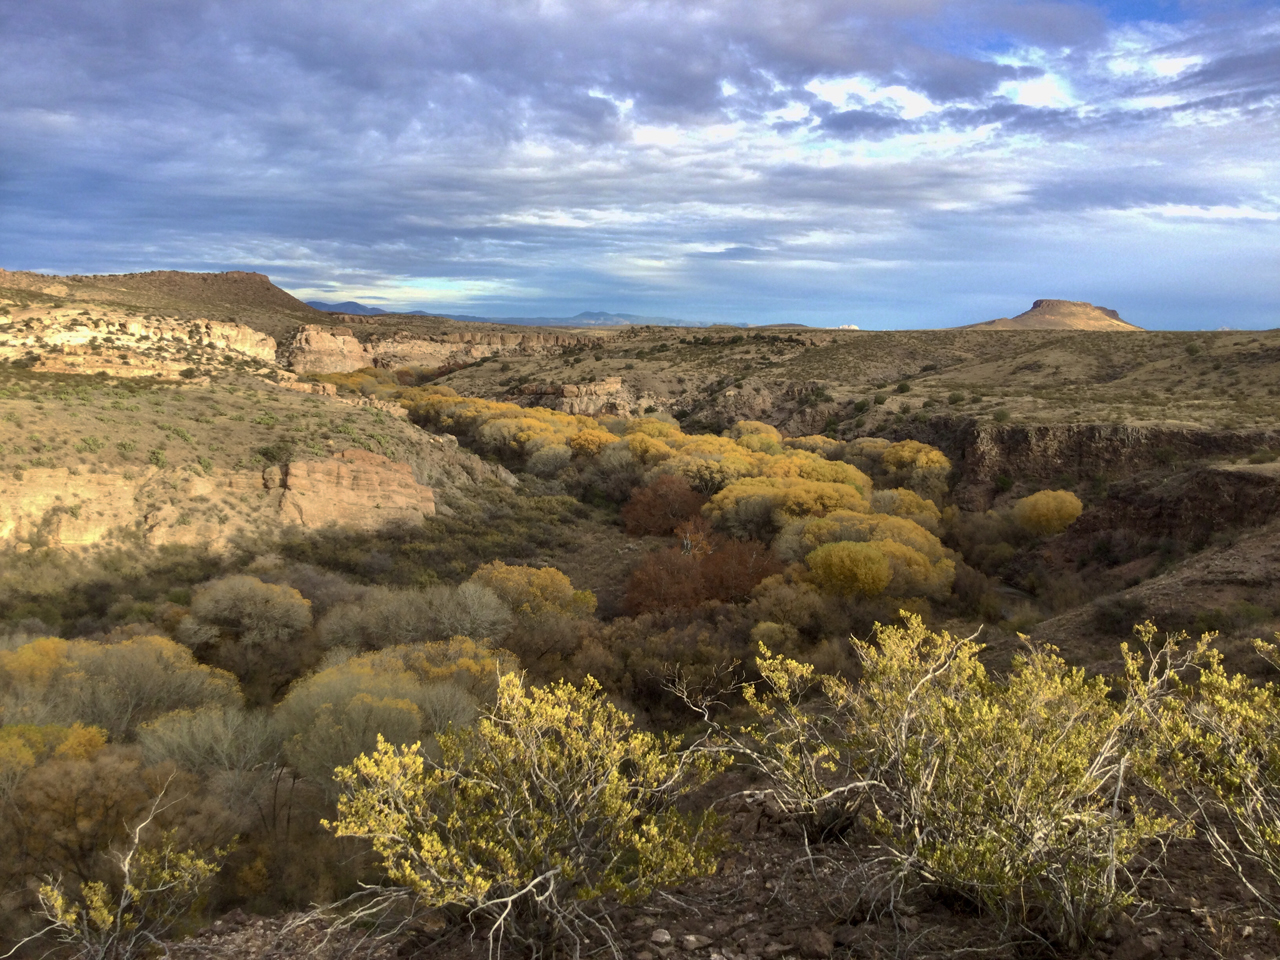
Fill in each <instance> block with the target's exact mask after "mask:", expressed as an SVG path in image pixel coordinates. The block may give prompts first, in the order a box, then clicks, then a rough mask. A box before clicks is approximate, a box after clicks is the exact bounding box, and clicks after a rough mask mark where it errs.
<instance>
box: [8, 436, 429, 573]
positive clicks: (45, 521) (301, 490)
mask: <svg viewBox="0 0 1280 960" xmlns="http://www.w3.org/2000/svg"><path fill="white" fill-rule="evenodd" d="M435 512H436V507H435V494H434V491H433V490H432V489H431V487H428V486H424V485H422V484H420V483H418V482H416V481H415V480H414V477H413V470H412V468H411V467H410V466H409V465H408V464H403V463H396V462H394V461H392V460H389V459H388V458H386V457H383V456H380V455H378V454H375V453H369V452H367V451H364V450H355V449H353V450H343V451H340V452H339V453H337V454H335V455H334V456H333V457H332V458H330V459H328V460H305V461H298V462H294V463H290V464H287V465H285V466H283V467H269V468H267V469H266V470H264V471H262V472H258V471H250V470H235V471H215V472H214V473H213V474H212V475H211V476H201V475H198V474H190V473H186V472H182V471H178V470H172V469H168V470H159V469H157V468H155V467H151V466H148V467H144V468H141V469H140V470H139V471H138V472H137V473H136V474H129V475H122V474H105V473H104V474H78V473H77V474H73V473H71V471H69V470H68V469H67V468H66V467H57V468H52V469H30V470H25V471H22V474H21V479H19V478H18V477H17V476H14V475H7V476H5V477H3V478H0V547H5V546H17V547H18V548H19V549H28V548H29V547H30V546H33V545H36V546H43V545H48V546H53V547H87V546H92V545H94V544H97V543H101V542H103V541H106V540H110V539H112V538H118V537H121V536H123V537H141V538H142V539H143V540H145V541H146V542H147V543H149V544H151V545H152V546H161V545H164V544H207V545H209V546H210V547H211V548H212V549H215V550H220V549H223V548H225V547H226V546H228V545H229V544H230V542H231V539H232V538H233V537H235V536H237V535H239V534H243V533H250V532H253V533H264V532H265V533H269V532H271V531H272V530H273V529H281V528H284V527H289V526H298V527H302V528H304V529H308V530H314V529H318V528H321V527H326V526H329V525H331V524H332V525H337V526H344V527H353V528H356V529H364V530H372V529H377V528H379V527H382V526H384V525H386V524H388V523H421V522H422V520H423V519H424V518H425V517H431V516H434V515H435Z"/></svg>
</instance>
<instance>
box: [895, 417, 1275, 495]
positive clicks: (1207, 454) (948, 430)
mask: <svg viewBox="0 0 1280 960" xmlns="http://www.w3.org/2000/svg"><path fill="white" fill-rule="evenodd" d="M892 435H893V438H894V439H913V440H922V441H924V442H925V443H931V444H933V445H934V446H937V447H939V448H940V449H942V450H943V451H944V452H945V453H946V454H947V456H949V457H950V458H951V460H952V462H953V463H955V465H956V468H957V469H958V470H959V471H960V474H961V476H962V478H963V480H964V481H965V482H966V483H977V484H982V483H990V482H992V481H994V480H995V479H996V478H997V477H1000V476H1007V477H1010V478H1013V479H1033V480H1054V479H1057V478H1059V477H1062V476H1064V475H1066V476H1070V477H1076V478H1080V479H1087V478H1091V477H1096V476H1104V477H1105V476H1111V477H1123V476H1128V475H1131V474H1133V473H1136V472H1138V471H1141V470H1149V469H1151V468H1153V467H1158V466H1165V465H1168V464H1169V463H1172V462H1185V461H1188V460H1205V459H1211V458H1224V457H1241V456H1247V455H1248V454H1250V453H1252V452H1254V451H1256V450H1259V449H1262V448H1264V447H1272V446H1275V445H1276V444H1277V443H1278V442H1280V437H1277V436H1276V434H1274V433H1271V432H1265V431H1235V430H1200V429H1194V428H1184V427H1176V426H1128V425H1124V424H1105V423H1075V424H1072V423H1068V424H1048V425H1039V426H1022V425H1008V426H1001V425H999V424H981V423H978V422H977V421H975V420H972V419H969V418H961V417H935V418H933V419H931V420H929V421H927V422H926V423H922V424H920V423H912V424H904V425H903V426H902V427H900V428H897V429H895V430H894V431H893V432H892Z"/></svg>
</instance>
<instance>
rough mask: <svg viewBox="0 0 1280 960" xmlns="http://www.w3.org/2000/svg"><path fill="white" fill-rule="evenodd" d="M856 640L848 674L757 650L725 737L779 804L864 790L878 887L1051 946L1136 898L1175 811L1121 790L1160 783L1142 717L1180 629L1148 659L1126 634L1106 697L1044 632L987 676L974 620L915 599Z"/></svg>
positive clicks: (823, 813)
mask: <svg viewBox="0 0 1280 960" xmlns="http://www.w3.org/2000/svg"><path fill="white" fill-rule="evenodd" d="M853 646H854V650H855V652H856V653H857V655H858V658H859V659H860V660H861V662H862V677H861V679H860V680H859V681H858V682H857V683H853V682H850V681H846V680H843V679H840V678H837V677H833V676H818V675H815V673H814V672H813V670H812V668H809V667H806V666H804V665H801V664H796V663H795V662H793V661H789V660H786V659H785V658H779V657H772V656H770V655H769V653H768V651H764V655H763V656H762V657H761V658H760V659H759V660H758V666H759V668H760V672H761V675H762V676H763V677H764V678H765V686H764V687H763V688H762V692H759V693H757V692H755V691H754V690H749V691H748V703H749V704H750V705H751V706H752V707H753V708H754V711H755V713H756V715H757V718H758V721H757V723H756V724H755V725H754V726H753V727H750V728H748V729H747V730H745V731H742V732H739V733H736V734H730V735H728V741H729V742H728V745H729V746H730V747H732V748H735V749H738V750H739V751H740V752H741V753H742V755H743V756H744V757H746V758H747V760H748V762H750V763H751V764H753V765H754V766H756V767H757V768H758V769H759V770H761V771H762V772H763V773H764V774H765V775H766V776H768V777H769V778H770V779H771V780H772V782H773V786H774V788H775V795H776V796H777V797H778V799H779V801H780V802H781V803H782V804H783V806H784V808H785V809H790V810H792V811H793V812H798V813H801V814H805V815H807V818H808V820H809V822H811V823H818V824H828V825H829V824H842V823H847V822H848V821H849V820H850V819H851V818H852V816H853V814H854V812H855V811H857V810H859V809H860V808H861V809H862V810H863V811H865V815H866V817H867V819H868V826H869V827H870V828H871V830H872V831H873V832H874V833H876V834H877V835H878V836H879V837H880V839H881V841H882V843H883V845H884V846H883V850H884V853H883V858H882V860H881V861H880V863H881V864H882V865H883V866H884V868H885V873H884V874H883V876H882V877H881V878H880V882H881V884H883V885H884V886H882V887H881V894H883V895H886V896H889V897H891V898H892V897H896V896H897V895H898V892H897V891H899V889H900V888H901V886H902V885H903V884H904V883H908V882H923V883H925V884H927V885H929V886H932V887H934V888H935V889H942V890H946V891H949V892H951V893H952V894H954V895H957V896H960V897H963V898H964V899H966V900H968V901H970V902H971V903H973V904H974V905H975V906H977V907H979V908H980V909H982V910H983V911H984V912H987V913H990V914H994V915H996V916H998V917H1001V918H1003V919H1004V920H1005V922H1006V923H1009V924H1011V925H1014V926H1017V927H1021V928H1023V929H1025V930H1028V931H1030V932H1032V933H1033V934H1034V935H1036V936H1037V937H1040V938H1042V939H1044V940H1046V941H1048V942H1049V943H1050V944H1053V945H1055V946H1058V947H1065V948H1068V949H1072V950H1075V949H1079V948H1080V947H1082V946H1084V945H1085V944H1087V943H1088V942H1089V941H1090V940H1092V939H1093V938H1095V937H1097V936H1099V935H1101V934H1102V933H1103V932H1104V931H1105V930H1106V929H1107V927H1108V926H1109V924H1110V923H1111V922H1112V921H1113V920H1114V918H1115V917H1116V916H1117V915H1118V914H1119V913H1120V912H1121V911H1123V910H1124V909H1125V908H1126V907H1128V906H1129V905H1131V904H1132V903H1134V902H1135V900H1136V899H1137V897H1138V885H1139V883H1140V881H1141V880H1142V877H1143V873H1144V871H1145V870H1146V869H1148V867H1147V866H1145V864H1149V862H1150V861H1146V860H1143V859H1142V858H1141V856H1142V855H1146V854H1147V853H1148V850H1149V843H1150V841H1152V840H1155V839H1158V838H1161V837H1164V836H1168V835H1169V834H1170V833H1171V832H1173V831H1174V830H1175V829H1176V827H1177V824H1176V823H1175V821H1173V820H1171V819H1169V818H1166V817H1162V816H1159V815H1158V814H1157V813H1156V812H1155V810H1153V808H1152V807H1151V806H1150V804H1149V803H1148V802H1146V801H1142V800H1139V799H1137V798H1135V797H1133V796H1131V795H1130V794H1131V792H1132V791H1133V789H1134V788H1135V787H1136V786H1137V784H1138V783H1140V782H1141V781H1142V780H1143V779H1150V780H1151V782H1153V783H1154V784H1155V785H1156V786H1157V787H1158V786H1160V783H1159V777H1158V775H1157V774H1156V773H1155V771H1154V768H1153V767H1152V766H1151V764H1150V741H1149V740H1148V738H1147V736H1146V734H1147V731H1148V729H1149V720H1150V718H1151V716H1152V715H1153V714H1154V713H1155V712H1156V711H1158V709H1159V707H1160V703H1161V702H1162V701H1163V699H1164V698H1166V697H1167V696H1168V694H1169V693H1170V692H1171V690H1172V689H1173V688H1174V687H1175V686H1176V681H1175V679H1174V677H1175V676H1176V672H1177V671H1178V670H1180V669H1182V668H1184V667H1185V666H1186V665H1187V663H1188V662H1189V661H1188V659H1187V658H1184V657H1181V656H1180V655H1179V653H1178V650H1177V647H1176V644H1174V645H1171V646H1170V647H1169V648H1167V649H1166V651H1165V652H1164V653H1163V654H1162V655H1161V657H1160V658H1159V659H1158V660H1155V661H1152V662H1151V663H1150V664H1148V663H1147V662H1146V661H1144V660H1143V659H1142V658H1141V657H1139V656H1138V655H1135V654H1130V653H1129V652H1128V651H1127V650H1126V652H1125V678H1124V688H1125V691H1126V694H1127V696H1126V697H1125V698H1124V700H1123V702H1122V703H1121V704H1120V705H1118V706H1117V705H1116V704H1115V703H1113V701H1112V700H1111V698H1110V697H1109V696H1108V693H1109V690H1108V686H1107V683H1106V681H1105V680H1103V679H1101V678H1095V679H1092V680H1090V679H1087V678H1086V677H1085V675H1084V672H1083V671H1081V670H1076V669H1073V668H1070V667H1068V666H1067V665H1066V664H1065V663H1064V662H1063V661H1062V660H1061V659H1060V658H1058V657H1057V655H1056V652H1055V651H1053V650H1052V648H1042V649H1041V648H1033V649H1031V650H1030V651H1029V652H1028V653H1027V654H1025V655H1023V656H1022V657H1020V658H1019V659H1018V660H1016V661H1015V664H1014V668H1013V671H1012V673H1011V674H1010V675H1009V676H1008V677H1007V678H1005V679H1003V680H997V679H992V678H990V677H988V676H987V674H986V671H985V670H984V669H983V667H982V665H981V664H980V663H979V662H978V659H977V655H978V652H979V650H980V647H979V646H978V645H977V644H976V643H974V642H973V638H968V639H959V638H953V637H951V636H950V635H949V634H947V633H934V632H930V631H929V630H927V629H926V628H925V626H924V623H923V621H922V620H921V619H920V618H919V617H916V616H906V617H905V625H904V626H903V627H901V628H899V627H882V626H879V625H877V629H876V633H875V642H874V643H872V642H870V641H860V640H856V639H855V640H854V641H853ZM819 692H820V694H821V695H820V696H815V695H814V694H815V693H819ZM1121 797H1123V798H1125V800H1126V802H1125V803H1124V804H1121V803H1120V798H1121Z"/></svg>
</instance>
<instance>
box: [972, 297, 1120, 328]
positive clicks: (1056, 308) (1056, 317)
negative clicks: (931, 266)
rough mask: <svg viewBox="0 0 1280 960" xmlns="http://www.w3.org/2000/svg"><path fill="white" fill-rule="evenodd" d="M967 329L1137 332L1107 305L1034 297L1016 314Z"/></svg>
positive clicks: (973, 325) (973, 324)
mask: <svg viewBox="0 0 1280 960" xmlns="http://www.w3.org/2000/svg"><path fill="white" fill-rule="evenodd" d="M968 329H971V330H1116V331H1120V330H1123V331H1129V332H1133V331H1141V330H1142V328H1141V327H1139V326H1135V325H1134V324H1132V323H1127V322H1126V321H1124V320H1122V319H1121V318H1120V314H1119V313H1117V312H1116V311H1115V310H1112V309H1110V308H1108V307H1095V306H1094V305H1093V304H1092V303H1086V302H1085V301H1083V300H1048V299H1044V300H1036V301H1035V302H1033V303H1032V304H1031V309H1030V310H1027V311H1026V312H1025V313H1020V314H1018V315H1017V316H1016V317H1000V318H998V319H996V320H988V321H986V322H985V323H972V324H969V326H968Z"/></svg>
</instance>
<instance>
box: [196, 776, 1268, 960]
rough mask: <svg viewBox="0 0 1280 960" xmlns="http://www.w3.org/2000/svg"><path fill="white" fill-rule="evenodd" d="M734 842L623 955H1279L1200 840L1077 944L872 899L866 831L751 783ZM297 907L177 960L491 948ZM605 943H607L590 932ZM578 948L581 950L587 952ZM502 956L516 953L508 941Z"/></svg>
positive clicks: (732, 816)
mask: <svg viewBox="0 0 1280 960" xmlns="http://www.w3.org/2000/svg"><path fill="white" fill-rule="evenodd" d="M719 806H721V808H722V810H723V812H724V814H725V815H726V818H727V821H728V824H729V827H730V830H731V833H732V836H733V844H732V846H731V848H730V849H729V850H728V851H727V852H726V854H725V855H724V857H723V858H722V860H721V863H720V868H719V870H718V871H717V873H716V874H715V875H714V876H711V877H707V878H704V879H701V880H697V881H693V882H689V883H686V884H683V885H681V886H679V887H676V888H674V889H668V890H665V891H662V892H659V893H657V894H655V895H654V896H652V897H650V898H649V899H648V900H646V901H645V902H643V903H640V904H635V905H630V906H625V907H620V906H615V907H614V908H613V909H612V910H611V911H610V919H611V922H612V924H613V926H614V928H615V930H616V931H617V933H616V941H617V943H618V946H619V948H620V956H621V957H624V958H627V960H685V958H688V960H828V958H832V960H846V958H858V960H888V958H895V960H898V958H904V960H905V958H920V960H925V958H942V957H948V958H950V957H968V956H972V957H992V958H1001V960H1006V958H1007V960H1022V958H1033V957H1035V958H1039V957H1053V956H1069V957H1082V958H1085V957H1087V958H1094V960H1159V958H1170V960H1177V958H1188V960H1191V958H1196V960H1198V958H1206V960H1207V958H1224V960H1264V958H1266V960H1269V958H1273V957H1277V956H1280V933H1278V931H1277V928H1276V925H1275V924H1274V923H1273V922H1271V921H1268V920H1267V919H1265V918H1264V917H1263V916H1262V915H1261V913H1260V911H1259V910H1258V908H1257V904H1256V901H1254V900H1253V899H1252V898H1251V897H1250V895H1249V894H1248V892H1247V891H1246V890H1245V889H1244V887H1243V885H1242V884H1241V883H1240V882H1239V881H1238V880H1236V879H1235V878H1234V876H1232V875H1231V874H1230V873H1229V872H1228V871H1227V870H1226V868H1225V867H1223V866H1222V865H1221V864H1219V863H1218V862H1217V861H1216V860H1215V859H1214V858H1213V856H1212V853H1211V852H1210V850H1209V848H1208V846H1207V844H1205V843H1203V842H1202V841H1199V840H1191V841H1178V842H1175V843H1174V844H1173V845H1172V846H1171V847H1170V850H1169V855H1168V857H1167V859H1166V860H1165V862H1164V865H1163V867H1162V869H1161V871H1160V876H1159V878H1158V879H1154V880H1149V881H1148V882H1146V884H1145V886H1144V888H1143V890H1142V894H1143V896H1144V897H1145V898H1146V899H1147V900H1148V901H1149V902H1148V903H1147V904H1145V905H1143V906H1141V907H1139V908H1135V909H1134V910H1133V911H1132V915H1131V916H1128V917H1125V918H1123V919H1122V920H1120V921H1119V922H1117V923H1115V924H1114V926H1113V927H1112V929H1111V930H1110V931H1108V932H1107V934H1106V935H1105V936H1104V937H1103V938H1102V939H1101V940H1099V941H1098V942H1096V943H1094V944H1092V945H1090V946H1088V947H1086V948H1085V949H1084V950H1082V951H1074V952H1071V951H1067V952H1061V951H1059V952H1055V951H1054V950H1052V949H1049V948H1048V947H1046V945H1045V944H1044V943H1042V942H1040V941H1038V940H1036V939H1035V938H1033V937H1031V936H1029V935H1027V934H1025V933H1020V932H1019V931H1017V930H1011V929H1008V928H1006V927H1004V926H1002V925H1001V923H1000V922H998V921H997V920H995V919H993V918H991V917H986V916H982V915H979V914H977V913H976V912H975V911H974V910H972V909H971V908H969V907H968V906H966V905H965V904H964V903H961V902H956V901H955V900H954V899H948V898H946V897H940V896H933V895H931V894H930V893H929V892H928V891H926V890H924V889H917V890H915V891H912V892H910V893H909V894H908V895H907V896H906V897H905V898H904V899H903V900H901V901H900V902H898V903H896V904H893V905H890V904H887V903H879V904H876V903H868V902H867V897H866V896H865V891H866V887H865V886H864V884H863V882H862V879H861V878H863V877H865V876H866V868H865V865H866V863H867V862H868V860H869V859H870V857H872V856H874V848H873V847H871V846H869V845H868V840H869V838H867V837H863V838H859V837H857V836H854V837H852V838H848V839H846V840H844V841H841V842H836V843H826V844H811V845H809V846H807V847H806V844H805V842H804V835H803V831H802V830H801V829H800V827H799V825H798V824H796V823H795V822H794V821H789V820H788V819H786V818H785V817H783V816H782V815H781V814H780V813H777V812H776V808H772V807H771V806H770V804H769V803H768V802H766V801H765V800H764V799H762V798H761V797H760V796H758V795H755V796H753V795H750V794H744V795H741V796H738V797H736V798H733V799H731V800H729V801H728V802H727V803H723V804H721V805H719ZM299 920H300V918H298V917H296V916H295V917H284V918H270V919H268V918H260V917H250V916H246V915H244V914H243V913H241V912H239V911H234V912H232V913H231V914H228V915H227V916H225V917H223V918H222V919H221V920H219V921H217V922H215V923H214V924H213V925H212V926H211V927H209V928H207V929H206V930H204V931H203V932H202V933H200V934H199V935H197V936H196V937H194V938H192V939H190V940H188V941H185V942H183V943H181V944H175V945H173V946H172V956H173V957H174V960H224V958H225V960H232V958H235V960H295V958H303V957H307V958H313V960H339V958H346V957H351V958H357V957H358V958H362V960H391V958H430V960H481V958H484V960H488V958H489V956H490V953H489V943H488V941H487V939H486V937H485V931H482V930H476V931H473V930H471V929H470V928H468V927H465V926H464V927H457V926H454V927H450V926H448V925H446V924H444V923H443V922H442V921H440V920H439V919H436V918H429V919H428V920H427V921H425V922H424V923H422V924H421V925H420V929H419V931H418V932H417V933H415V934H413V935H409V936H404V937H401V938H399V939H397V940H396V941H394V942H391V943H382V944H374V943H372V942H369V941H366V940H362V939H361V938H360V937H358V936H349V935H348V936H327V935H326V930H325V928H324V926H323V925H322V924H317V923H311V924H307V923H300V922H299ZM595 946H596V950H597V953H598V955H600V956H608V955H609V953H608V950H607V949H606V948H605V947H604V945H603V944H596V945H595ZM588 952H589V951H588V950H585V949H584V955H587V954H588ZM503 955H504V956H508V957H511V958H518V957H520V956H521V954H520V952H519V951H518V950H515V949H508V950H506V951H504V952H503Z"/></svg>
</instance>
